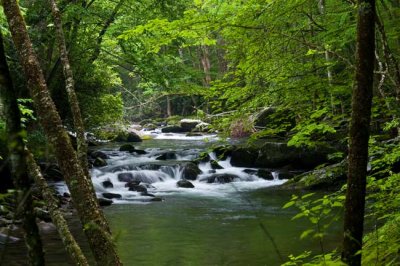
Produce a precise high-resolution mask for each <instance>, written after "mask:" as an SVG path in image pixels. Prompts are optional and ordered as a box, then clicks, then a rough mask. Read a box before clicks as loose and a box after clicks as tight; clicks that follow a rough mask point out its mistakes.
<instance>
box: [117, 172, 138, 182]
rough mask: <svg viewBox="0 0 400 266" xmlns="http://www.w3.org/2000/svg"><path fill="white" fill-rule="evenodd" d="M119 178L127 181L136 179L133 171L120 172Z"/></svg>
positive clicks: (121, 180)
mask: <svg viewBox="0 0 400 266" xmlns="http://www.w3.org/2000/svg"><path fill="white" fill-rule="evenodd" d="M117 178H118V181H120V182H127V183H128V182H131V181H133V180H134V178H133V174H132V173H119V174H118V176H117Z"/></svg>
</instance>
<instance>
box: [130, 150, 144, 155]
mask: <svg viewBox="0 0 400 266" xmlns="http://www.w3.org/2000/svg"><path fill="white" fill-rule="evenodd" d="M133 152H134V153H136V154H139V155H143V154H147V152H146V151H145V150H136V149H134V150H133Z"/></svg>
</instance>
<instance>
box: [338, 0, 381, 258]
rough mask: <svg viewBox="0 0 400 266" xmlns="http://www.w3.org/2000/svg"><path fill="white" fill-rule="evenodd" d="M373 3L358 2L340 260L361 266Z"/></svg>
mask: <svg viewBox="0 0 400 266" xmlns="http://www.w3.org/2000/svg"><path fill="white" fill-rule="evenodd" d="M374 50H375V0H359V1H358V18H357V52H356V76H355V86H354V89H353V96H352V114H351V124H350V149H349V167H348V179H347V193H346V201H345V213H344V239H343V253H342V260H343V261H344V262H346V263H348V264H349V265H361V253H359V251H360V250H361V248H362V236H363V228H364V207H365V189H366V188H365V187H366V175H367V163H368V140H369V127H370V120H371V105H372V91H373V77H374V73H373V72H374Z"/></svg>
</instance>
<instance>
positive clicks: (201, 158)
mask: <svg viewBox="0 0 400 266" xmlns="http://www.w3.org/2000/svg"><path fill="white" fill-rule="evenodd" d="M210 159H211V158H210V155H209V154H208V153H207V152H202V153H200V154H199V157H198V158H197V159H196V160H195V162H196V163H200V162H201V163H206V162H209V161H210Z"/></svg>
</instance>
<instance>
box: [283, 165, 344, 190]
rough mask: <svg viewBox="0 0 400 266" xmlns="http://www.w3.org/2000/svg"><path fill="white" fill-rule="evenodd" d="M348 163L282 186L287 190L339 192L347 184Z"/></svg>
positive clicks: (291, 180)
mask: <svg viewBox="0 0 400 266" xmlns="http://www.w3.org/2000/svg"><path fill="white" fill-rule="evenodd" d="M346 171H347V161H345V160H344V161H342V162H340V163H337V164H333V165H328V166H326V167H323V168H320V169H316V170H312V171H309V172H306V173H303V174H300V175H297V176H295V177H293V178H292V179H290V180H289V181H287V182H286V183H284V184H283V185H281V188H286V189H306V190H318V189H323V190H334V191H336V190H338V189H339V188H341V187H342V185H343V184H345V183H346V180H347V176H346V174H347V173H346Z"/></svg>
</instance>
